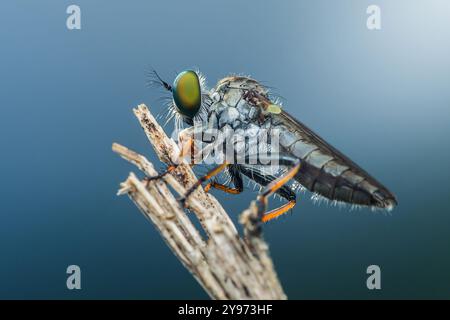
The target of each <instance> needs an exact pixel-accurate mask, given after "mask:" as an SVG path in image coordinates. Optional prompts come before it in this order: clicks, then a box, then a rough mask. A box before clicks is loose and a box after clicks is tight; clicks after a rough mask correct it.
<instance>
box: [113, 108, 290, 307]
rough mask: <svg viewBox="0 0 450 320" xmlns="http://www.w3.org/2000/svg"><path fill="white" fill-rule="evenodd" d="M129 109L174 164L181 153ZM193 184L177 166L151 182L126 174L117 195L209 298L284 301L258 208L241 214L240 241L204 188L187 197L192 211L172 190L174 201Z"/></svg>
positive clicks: (140, 163)
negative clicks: (128, 201) (197, 223)
mask: <svg viewBox="0 0 450 320" xmlns="http://www.w3.org/2000/svg"><path fill="white" fill-rule="evenodd" d="M133 111H134V114H135V115H136V117H137V118H138V120H139V122H140V124H141V126H142V128H143V129H144V132H145V134H146V135H147V138H148V140H149V141H150V143H151V144H152V146H153V148H154V149H155V151H156V154H157V155H158V157H159V159H160V160H161V161H163V162H165V163H166V164H172V163H173V162H174V159H175V157H177V156H178V154H179V148H178V146H177V145H176V143H175V142H174V141H173V140H171V139H169V138H168V137H167V135H166V134H165V133H164V131H163V129H162V128H161V127H160V125H159V124H158V123H157V122H156V120H155V118H154V117H153V116H152V114H151V113H150V111H149V110H148V108H147V107H146V106H145V105H143V104H141V105H139V106H138V107H137V108H136V109H134V110H133ZM112 149H113V151H115V152H116V153H118V154H119V155H120V156H121V157H122V158H124V159H125V160H127V161H129V162H131V163H133V164H134V165H136V166H137V168H138V169H139V170H141V171H142V172H143V173H144V174H145V175H147V176H149V177H151V176H155V175H156V174H157V172H156V171H155V169H154V167H153V165H152V164H151V163H150V162H149V161H148V160H147V159H146V158H145V157H144V156H142V155H140V154H138V153H136V152H134V151H132V150H130V149H127V148H126V147H124V146H122V145H119V144H117V143H114V144H113V146H112ZM195 181H197V178H196V176H195V174H194V172H193V171H192V169H191V167H190V166H189V165H188V164H186V163H181V164H180V165H179V166H178V167H177V169H176V170H174V171H173V172H172V173H171V174H168V175H166V176H164V178H163V179H159V180H154V181H151V182H149V183H147V182H145V181H144V180H140V179H138V178H137V177H136V175H135V174H134V173H130V175H129V177H128V179H127V180H126V181H125V182H123V183H121V188H120V190H119V192H118V194H119V195H121V194H128V196H129V197H130V198H131V200H132V201H133V202H134V203H135V204H136V206H137V207H138V208H139V210H140V211H141V212H142V213H143V214H144V216H146V217H147V218H148V219H149V220H150V221H151V222H152V223H153V224H154V226H155V227H156V229H157V230H158V231H159V233H160V234H161V236H162V237H163V239H164V240H165V242H166V243H167V245H168V246H169V248H170V249H171V250H172V252H173V253H174V254H175V255H176V256H177V257H178V259H179V260H180V261H181V262H182V264H183V265H184V266H185V267H186V268H187V269H188V270H189V271H190V272H191V273H192V275H193V276H194V277H195V278H196V279H197V281H198V282H199V283H200V285H201V286H202V287H203V288H204V289H205V291H206V292H207V293H208V294H209V296H210V297H211V298H214V299H286V295H285V294H284V292H283V289H282V287H281V285H280V283H279V280H278V277H277V275H276V273H275V270H274V267H273V263H272V260H271V258H270V256H269V250H268V246H267V244H266V243H265V241H264V239H263V238H262V234H261V230H260V225H259V223H257V221H258V220H257V213H256V204H255V203H254V202H252V204H251V205H250V207H249V209H247V210H245V211H244V212H243V213H242V214H241V216H240V223H241V224H242V225H243V228H244V238H242V237H240V236H239V234H238V232H237V230H236V227H235V225H234V224H233V222H232V221H231V219H230V217H229V215H228V214H227V213H226V212H225V210H224V209H223V207H222V206H221V205H220V203H219V202H218V201H217V200H216V199H215V198H214V197H213V196H212V195H211V194H207V193H205V192H204V190H203V189H202V188H200V187H199V188H198V190H196V191H195V192H193V193H192V195H191V196H190V197H189V198H188V200H187V202H186V204H187V206H188V209H189V211H190V212H188V213H186V212H185V209H183V208H182V207H181V206H180V203H179V202H178V201H177V198H176V196H175V195H174V194H173V193H172V191H171V190H174V191H175V193H177V197H178V196H180V195H184V194H185V193H186V190H187V189H188V188H189V187H190V186H191V185H192V184H193V183H195ZM168 186H170V188H169V187H168ZM192 214H195V215H196V217H197V218H198V220H199V221H200V223H201V226H202V228H203V229H204V231H205V233H206V235H207V239H204V238H203V237H202V236H201V234H200V232H199V231H198V230H197V229H196V227H195V226H194V225H193V223H192V222H191V219H190V217H189V216H190V215H192Z"/></svg>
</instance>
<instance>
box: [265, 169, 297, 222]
mask: <svg viewBox="0 0 450 320" xmlns="http://www.w3.org/2000/svg"><path fill="white" fill-rule="evenodd" d="M299 170H300V162H299V161H298V162H297V163H296V164H295V165H294V166H293V167H292V168H291V169H289V170H288V172H286V174H285V175H283V176H281V177H279V178H278V179H275V180H274V181H272V182H271V183H269V184H268V185H267V186H266V188H265V189H264V191H263V192H262V193H261V194H260V195H259V196H258V198H257V200H258V202H259V206H258V210H259V214H260V215H261V220H262V221H263V222H267V221H270V220H272V219H274V218H276V217H279V216H280V215H282V214H284V213H286V212H287V211H289V210H290V209H292V208H293V207H294V206H295V203H296V202H295V200H290V201H289V202H288V203H286V204H284V205H283V206H281V207H279V208H277V209H274V210H272V211H269V212H267V213H266V210H267V203H268V201H267V199H268V197H270V196H271V195H272V194H273V193H274V192H276V191H277V190H278V189H280V188H281V187H283V186H284V185H285V184H286V183H287V182H289V180H290V179H292V178H293V177H294V176H295V175H296V174H297V173H298V171H299Z"/></svg>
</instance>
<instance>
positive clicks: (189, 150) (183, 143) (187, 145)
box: [144, 128, 196, 186]
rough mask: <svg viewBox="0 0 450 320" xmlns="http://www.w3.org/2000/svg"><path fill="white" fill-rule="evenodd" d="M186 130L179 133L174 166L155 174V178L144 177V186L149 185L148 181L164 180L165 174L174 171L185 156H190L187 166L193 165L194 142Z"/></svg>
mask: <svg viewBox="0 0 450 320" xmlns="http://www.w3.org/2000/svg"><path fill="white" fill-rule="evenodd" d="M189 129H190V128H188V129H187V130H183V131H182V132H180V134H179V137H178V140H179V141H180V153H179V154H178V158H177V160H176V162H177V163H176V164H171V165H169V166H168V167H167V169H166V170H165V171H164V172H162V173H160V174H157V175H156V176H152V177H148V176H147V177H145V178H144V180H145V181H146V186H148V184H149V183H150V181H154V180H158V179H162V178H164V177H165V176H166V175H167V174H169V173H171V172H173V171H175V169H176V168H177V167H178V166H179V165H180V163H181V162H182V161H183V158H185V157H186V156H187V155H190V162H189V164H190V165H192V164H193V163H194V161H193V159H194V154H195V151H196V149H195V141H194V138H193V136H192V134H188V130H189Z"/></svg>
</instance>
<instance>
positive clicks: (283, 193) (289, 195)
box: [242, 162, 298, 222]
mask: <svg viewBox="0 0 450 320" xmlns="http://www.w3.org/2000/svg"><path fill="white" fill-rule="evenodd" d="M294 163H295V162H294ZM292 171H293V172H292V173H291V174H293V176H294V175H295V172H298V169H296V167H295V164H294V166H293V167H292ZM242 173H243V174H244V175H246V176H247V177H249V178H250V179H252V180H254V181H255V182H256V183H258V184H259V185H261V186H265V188H264V191H263V192H262V193H261V194H260V195H259V196H258V198H257V204H258V210H259V215H260V217H261V221H262V222H267V221H270V220H272V219H274V218H276V217H279V216H281V215H282V214H284V213H286V212H288V211H289V210H291V209H292V208H293V207H294V206H295V204H296V203H297V195H296V194H295V192H294V191H293V190H292V189H291V188H290V187H289V186H287V185H286V182H287V181H288V180H289V179H290V178H286V182H284V183H279V184H278V186H277V187H276V188H274V187H273V186H274V185H275V184H276V183H277V181H278V182H280V180H281V179H282V178H284V177H285V175H288V174H289V172H287V173H286V174H285V175H283V176H282V177H280V178H278V179H277V178H275V177H274V176H272V175H266V174H263V173H262V172H260V171H257V170H254V169H248V168H245V169H242ZM277 188H278V189H277ZM269 190H272V191H271V192H269ZM273 193H276V194H278V195H279V196H280V197H282V198H284V199H286V200H287V201H288V202H287V203H286V204H284V205H282V206H280V207H278V208H276V209H273V210H271V211H269V212H266V210H267V202H268V201H267V200H268V198H269V196H270V195H272V194H273Z"/></svg>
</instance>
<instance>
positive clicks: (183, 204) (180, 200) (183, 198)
mask: <svg viewBox="0 0 450 320" xmlns="http://www.w3.org/2000/svg"><path fill="white" fill-rule="evenodd" d="M177 201H178V202H179V203H180V205H181V207H182V208H186V207H187V206H186V201H187V198H186V197H180V198H178V199H177Z"/></svg>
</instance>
